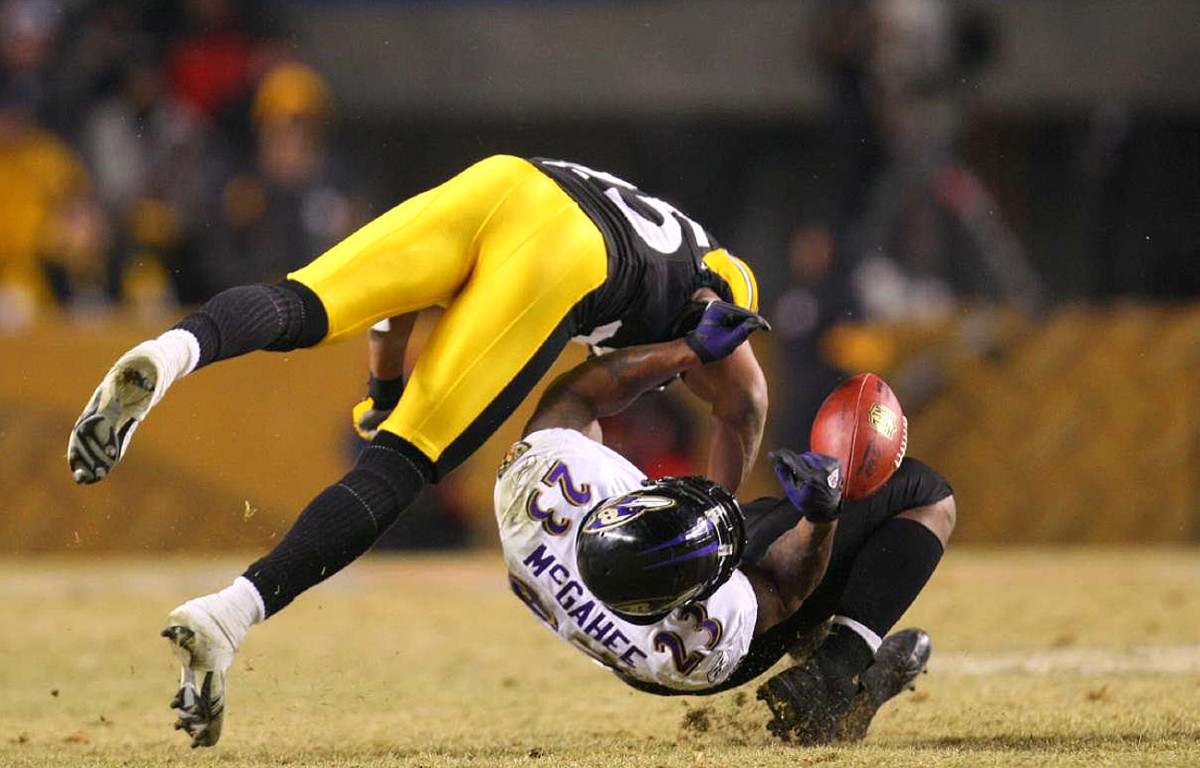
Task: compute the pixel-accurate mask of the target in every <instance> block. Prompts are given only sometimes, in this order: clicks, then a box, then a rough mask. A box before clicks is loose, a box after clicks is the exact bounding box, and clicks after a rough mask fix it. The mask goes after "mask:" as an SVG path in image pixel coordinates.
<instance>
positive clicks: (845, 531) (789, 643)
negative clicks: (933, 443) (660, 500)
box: [622, 458, 952, 696]
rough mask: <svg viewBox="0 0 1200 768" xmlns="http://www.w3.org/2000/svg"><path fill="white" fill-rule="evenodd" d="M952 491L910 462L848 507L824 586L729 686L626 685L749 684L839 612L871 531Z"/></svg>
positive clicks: (759, 508)
mask: <svg viewBox="0 0 1200 768" xmlns="http://www.w3.org/2000/svg"><path fill="white" fill-rule="evenodd" d="M951 493H952V491H951V488H950V485H949V484H948V483H947V482H946V480H945V479H944V478H943V477H942V476H941V475H939V474H938V473H937V472H935V471H934V470H932V469H931V468H930V467H928V466H927V465H925V464H923V463H922V462H920V461H917V460H916V459H913V458H906V459H905V460H904V462H903V463H901V465H900V468H899V469H897V470H896V472H895V473H894V474H893V475H892V476H891V478H889V479H888V481H887V483H885V484H884V485H883V487H882V488H880V489H879V490H878V491H877V492H875V493H874V494H873V495H871V496H870V497H869V498H866V499H862V500H860V501H848V502H846V503H845V507H844V508H843V510H842V514H841V515H840V516H839V517H838V527H837V532H836V533H835V534H834V537H833V553H832V554H831V556H830V560H829V568H828V569H827V570H826V571H825V576H824V578H822V579H821V583H820V584H818V585H817V588H816V589H815V590H814V591H813V593H812V594H811V595H809V597H808V599H807V600H805V601H804V604H803V605H802V606H801V607H800V610H799V611H797V612H796V613H795V614H793V615H792V616H790V617H789V618H787V619H785V620H784V621H782V622H780V623H779V624H777V625H776V626H774V627H772V628H771V629H769V630H767V631H766V632H764V633H763V634H761V635H759V636H758V637H756V638H754V641H753V642H752V643H751V644H750V650H749V651H747V653H746V656H745V657H744V658H743V659H742V661H741V663H740V664H738V667H737V669H735V670H734V671H733V674H732V675H730V676H729V678H728V679H727V680H725V682H723V683H721V684H720V685H717V686H713V687H712V688H707V689H704V690H700V691H677V690H674V689H671V688H663V687H661V686H655V685H648V684H645V683H639V682H637V681H633V680H625V682H627V683H629V684H630V685H632V686H633V687H634V688H637V689H639V690H642V691H645V692H647V693H653V694H656V695H660V696H679V695H688V696H707V695H710V694H714V693H720V692H722V691H727V690H729V689H731V688H737V687H738V686H741V685H744V684H746V683H748V682H750V681H751V680H753V679H754V678H756V677H758V676H759V675H761V674H763V673H764V672H766V671H767V670H769V669H770V668H771V667H773V666H775V663H776V662H778V661H779V660H780V659H781V658H783V655H784V654H785V653H787V652H788V651H789V650H790V649H791V648H792V647H793V646H794V645H795V644H796V642H797V641H798V640H799V639H800V638H802V637H806V636H808V635H810V634H811V633H812V632H814V631H815V630H816V629H817V628H819V627H820V626H821V625H822V624H824V623H825V622H826V621H828V620H829V619H830V618H832V617H833V616H834V615H837V614H838V613H839V610H838V604H839V601H840V600H841V597H842V593H843V592H844V591H845V589H846V585H847V583H848V581H849V579H850V575H851V572H852V570H853V568H854V561H855V559H856V558H857V557H858V555H859V553H860V552H861V551H862V549H863V547H864V545H865V544H866V543H867V541H868V539H870V538H871V535H872V534H873V533H875V532H876V531H877V530H879V528H880V527H882V526H883V525H884V524H886V523H887V522H888V521H889V520H891V519H892V518H894V517H895V516H896V515H898V514H900V513H901V512H904V511H907V510H910V509H915V508H917V507H925V506H929V505H930V504H935V503H937V502H939V501H941V500H942V499H944V498H946V497H947V496H949V495H951ZM788 503H789V502H788V501H787V500H786V499H775V498H769V497H768V498H763V499H756V500H755V501H752V502H749V503H747V504H743V505H742V507H743V510H744V511H745V512H746V514H747V516H752V515H755V514H761V513H763V512H765V511H766V510H767V509H769V508H771V507H773V506H775V505H776V504H788ZM918 525H919V523H918ZM622 679H625V678H622Z"/></svg>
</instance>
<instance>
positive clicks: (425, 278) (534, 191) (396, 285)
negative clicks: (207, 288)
mask: <svg viewBox="0 0 1200 768" xmlns="http://www.w3.org/2000/svg"><path fill="white" fill-rule="evenodd" d="M607 276H608V256H607V249H606V247H605V244H604V237H603V235H602V234H601V233H600V230H599V229H597V228H596V226H595V224H593V223H592V221H591V219H589V218H588V217H587V215H586V214H585V213H584V212H583V211H582V209H580V208H579V206H578V205H577V204H576V203H575V201H574V200H572V199H571V198H570V197H569V196H568V195H567V194H566V193H565V192H563V191H562V189H561V188H559V186H558V185H557V184H556V183H555V182H554V181H553V180H552V179H551V178H550V177H548V176H546V175H545V174H543V173H542V172H541V171H539V170H537V168H535V167H534V166H533V165H532V164H530V163H528V162H526V161H525V160H521V159H519V158H516V157H507V156H496V157H490V158H488V159H486V160H483V161H480V162H479V163H476V164H475V165H473V166H471V167H470V168H468V169H466V170H465V171H463V172H462V173H460V174H459V175H458V176H455V177H454V178H453V179H451V180H449V181H447V182H446V183H444V184H442V185H441V186H438V187H435V188H434V189H431V190H429V191H428V192H424V193H422V194H420V195H417V196H416V197H413V198H411V199H409V200H406V201H405V202H403V203H401V204H400V205H398V206H396V207H395V208H393V209H392V210H390V211H388V212H387V213H385V214H383V215H382V216H380V217H379V218H377V219H375V220H374V221H372V222H371V223H369V224H367V225H366V226H364V227H363V228H362V229H360V230H358V231H357V232H355V233H354V234H352V235H350V236H349V237H348V238H346V239H345V240H344V241H342V242H341V243H339V244H338V245H336V246H334V247H333V248H332V249H330V250H329V251H328V252H327V253H325V254H323V255H322V256H320V257H318V258H317V259H316V260H315V261H313V262H312V263H310V264H308V265H307V266H305V267H303V268H302V269H300V270H299V271H297V272H293V273H292V274H290V275H288V277H289V278H291V279H292V280H296V281H297V282H300V283H303V284H304V285H305V286H307V287H309V288H310V289H312V291H313V292H314V293H316V295H317V296H318V297H319V298H320V300H321V303H322V304H323V305H324V306H325V311H326V313H327V314H328V317H329V333H328V335H327V336H326V337H325V339H324V340H323V342H322V343H325V342H330V341H336V340H339V339H343V338H346V337H347V336H351V335H355V334H358V333H359V332H361V331H363V330H364V329H366V328H368V327H370V326H371V325H373V324H374V323H376V322H378V321H379V320H381V319H383V318H387V317H394V316H396V315H403V314H406V313H409V312H415V311H417V310H420V309H424V308H425V307H431V306H435V305H436V306H443V307H445V309H446V311H445V312H444V313H443V315H442V317H441V319H440V320H439V321H438V323H437V326H436V327H435V328H434V330H433V332H432V334H431V335H430V337H429V340H428V342H427V343H426V345H425V347H424V349H423V350H422V352H421V355H420V358H419V360H418V361H417V364H416V367H415V368H414V370H413V372H412V376H411V377H410V378H409V380H408V382H407V383H406V385H405V389H404V394H403V396H402V397H401V398H400V403H399V404H398V405H397V406H396V409H395V410H394V411H393V412H392V414H391V416H390V417H389V418H388V419H387V420H386V421H385V422H384V423H383V424H382V426H381V427H380V428H381V429H383V430H386V431H388V432H391V433H393V434H395V435H398V436H399V437H401V438H403V439H404V440H407V441H408V442H409V443H411V444H412V445H413V446H415V447H416V448H417V449H419V450H420V451H421V452H422V453H423V454H425V455H426V456H427V457H428V458H429V460H430V461H432V462H433V463H434V465H435V468H436V472H435V474H436V475H438V476H440V475H443V474H445V472H448V471H449V470H450V469H453V468H454V466H456V465H457V464H459V463H461V461H462V460H463V459H465V458H466V457H467V456H469V455H470V454H471V453H473V452H474V450H475V449H476V448H478V446H479V445H480V444H482V443H483V441H484V440H486V439H487V437H488V436H490V434H491V432H492V431H493V430H494V429H495V428H496V427H497V426H499V424H500V423H501V422H502V421H503V420H504V418H506V417H507V416H508V414H509V413H511V412H512V410H513V409H514V408H516V406H517V405H519V404H520V402H521V400H523V399H524V398H525V396H526V395H527V394H528V392H529V390H530V389H531V388H532V387H533V385H534V384H536V383H537V381H538V380H539V379H540V378H541V377H542V375H543V374H544V373H545V371H546V370H547V369H548V368H549V366H550V365H551V364H552V363H553V362H554V359H555V358H556V357H557V356H558V352H560V351H561V349H562V347H563V345H564V344H565V343H566V341H567V339H568V338H569V336H570V334H569V333H566V332H565V326H566V323H565V321H566V320H567V318H568V317H569V315H570V313H571V310H572V309H573V308H574V306H575V305H576V304H577V303H578V302H579V301H580V299H582V298H583V297H584V296H585V295H587V294H588V293H589V292H590V291H592V290H593V289H595V288H597V287H599V286H600V285H601V284H602V283H603V282H604V280H605V279H606V277H607Z"/></svg>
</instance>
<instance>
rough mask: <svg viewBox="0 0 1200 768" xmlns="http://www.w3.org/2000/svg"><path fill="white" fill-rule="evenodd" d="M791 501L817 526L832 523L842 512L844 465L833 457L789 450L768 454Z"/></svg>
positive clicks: (776, 475)
mask: <svg viewBox="0 0 1200 768" xmlns="http://www.w3.org/2000/svg"><path fill="white" fill-rule="evenodd" d="M767 458H768V459H769V460H770V462H771V467H772V469H774V470H775V477H777V478H779V484H780V485H781V486H783V492H784V494H785V495H786V496H787V498H788V501H790V502H791V503H792V506H794V507H795V508H796V509H798V510H800V513H801V514H803V515H804V516H805V517H806V518H808V519H809V520H810V521H812V522H814V523H828V522H832V521H833V520H836V519H837V516H838V515H839V514H840V513H841V511H842V462H840V461H838V460H837V459H836V458H834V457H833V456H826V455H825V454H823V453H815V452H813V451H808V452H806V453H796V452H795V451H789V450H788V449H786V448H780V449H779V450H777V451H771V452H770V453H768V454H767Z"/></svg>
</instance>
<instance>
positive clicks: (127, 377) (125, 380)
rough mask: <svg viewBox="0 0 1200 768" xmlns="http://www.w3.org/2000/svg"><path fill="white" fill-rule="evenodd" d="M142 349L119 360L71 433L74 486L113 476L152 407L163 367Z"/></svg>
mask: <svg viewBox="0 0 1200 768" xmlns="http://www.w3.org/2000/svg"><path fill="white" fill-rule="evenodd" d="M144 346H145V345H141V346H139V347H135V348H134V349H132V350H130V351H129V352H126V353H125V354H124V355H122V356H121V358H120V359H119V360H117V363H116V365H114V366H113V367H112V368H111V369H110V370H109V372H108V373H107V374H105V376H104V380H103V381H101V382H100V386H99V387H96V391H95V392H94V393H93V394H92V399H91V400H89V401H88V405H87V408H85V409H84V410H83V413H82V414H80V416H79V420H78V421H76V422H75V427H74V429H72V430H71V439H70V441H69V442H68V443H67V463H68V464H69V465H70V467H71V475H72V476H73V477H74V478H75V482H77V483H80V484H85V485H88V484H91V483H96V482H99V481H101V480H103V479H104V478H105V477H107V476H108V475H109V473H111V472H112V470H113V467H114V466H116V463H117V462H118V461H120V460H121V457H122V456H124V455H125V450H126V448H128V447H129V441H130V440H131V439H132V438H133V432H134V430H136V429H137V426H138V424H139V423H141V421H142V419H144V418H146V414H147V413H148V412H149V411H150V407H151V406H152V405H153V403H154V390H155V387H157V386H158V385H159V383H160V381H161V380H162V376H161V367H162V366H161V364H160V362H159V361H158V360H157V359H156V357H155V356H154V355H153V354H152V353H150V352H149V351H147V350H145V349H143V347H144Z"/></svg>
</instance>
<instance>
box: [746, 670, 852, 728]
mask: <svg viewBox="0 0 1200 768" xmlns="http://www.w3.org/2000/svg"><path fill="white" fill-rule="evenodd" d="M857 693H858V684H857V683H855V682H854V680H852V679H850V678H848V677H845V676H843V675H840V674H838V673H837V672H835V671H833V670H832V669H830V668H829V667H828V666H826V665H824V664H822V663H821V662H820V656H819V655H816V654H814V655H813V656H810V657H809V658H808V659H807V660H806V661H805V662H804V663H802V664H799V665H797V666H794V667H791V668H790V669H785V670H784V671H782V672H780V673H779V674H778V675H775V677H772V678H771V679H770V680H768V681H767V682H765V683H763V684H762V685H761V686H759V688H758V698H759V699H761V700H762V701H764V702H766V704H767V707H769V708H770V710H771V715H772V718H771V722H770V723H768V724H767V730H768V731H770V732H771V733H773V734H775V735H776V736H777V737H779V738H780V739H782V740H783V741H785V742H788V743H791V744H798V745H800V746H817V745H820V744H829V743H830V742H832V741H833V739H834V735H835V733H836V729H837V726H838V724H839V723H840V722H841V720H842V718H843V717H845V715H846V713H847V712H848V711H849V710H850V703H851V702H852V701H853V700H854V697H855V695H856V694H857Z"/></svg>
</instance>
